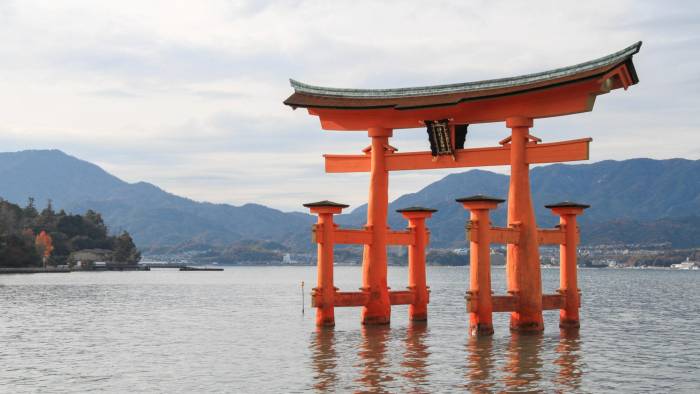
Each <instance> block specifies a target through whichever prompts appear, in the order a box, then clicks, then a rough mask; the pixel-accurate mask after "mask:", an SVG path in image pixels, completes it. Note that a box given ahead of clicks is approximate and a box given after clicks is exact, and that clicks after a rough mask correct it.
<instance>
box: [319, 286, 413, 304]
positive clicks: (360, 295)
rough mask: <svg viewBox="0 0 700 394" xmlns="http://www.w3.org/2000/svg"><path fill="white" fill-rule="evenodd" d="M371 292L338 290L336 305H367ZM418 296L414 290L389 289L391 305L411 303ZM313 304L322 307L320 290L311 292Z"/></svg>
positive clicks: (334, 300)
mask: <svg viewBox="0 0 700 394" xmlns="http://www.w3.org/2000/svg"><path fill="white" fill-rule="evenodd" d="M369 298H370V293H369V292H367V291H336V292H335V293H334V294H333V306H334V307H353V306H355V307H357V306H365V305H367V303H368V302H369ZM415 299H416V296H415V292H414V291H413V290H397V291H389V301H390V303H391V305H410V304H413V302H414V301H415ZM311 306H312V307H314V308H320V307H322V306H323V300H322V296H321V293H320V292H316V291H314V292H312V293H311Z"/></svg>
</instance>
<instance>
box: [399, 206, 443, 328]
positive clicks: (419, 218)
mask: <svg viewBox="0 0 700 394" xmlns="http://www.w3.org/2000/svg"><path fill="white" fill-rule="evenodd" d="M396 212H399V213H401V214H402V215H403V217H405V218H406V219H408V228H409V230H411V231H412V232H413V234H414V236H415V241H414V243H413V244H411V245H409V246H408V288H409V289H410V290H411V291H412V292H413V294H414V299H413V303H412V304H410V305H409V306H408V319H409V320H410V321H426V320H428V301H429V293H428V286H427V282H426V272H425V271H426V270H425V249H426V247H427V246H428V230H427V229H426V227H425V219H427V218H429V217H430V216H432V214H433V213H434V212H437V210H436V209H430V208H423V207H410V208H404V209H399V210H397V211H396Z"/></svg>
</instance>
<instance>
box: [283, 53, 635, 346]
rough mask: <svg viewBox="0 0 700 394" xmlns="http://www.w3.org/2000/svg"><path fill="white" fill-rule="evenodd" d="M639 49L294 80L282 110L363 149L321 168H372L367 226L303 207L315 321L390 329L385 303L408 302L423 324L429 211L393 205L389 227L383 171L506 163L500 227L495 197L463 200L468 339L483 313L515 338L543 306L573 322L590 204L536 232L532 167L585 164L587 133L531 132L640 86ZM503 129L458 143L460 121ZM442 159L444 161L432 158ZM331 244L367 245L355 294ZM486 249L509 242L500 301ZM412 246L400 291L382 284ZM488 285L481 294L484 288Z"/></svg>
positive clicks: (333, 209)
mask: <svg viewBox="0 0 700 394" xmlns="http://www.w3.org/2000/svg"><path fill="white" fill-rule="evenodd" d="M640 47H641V43H636V44H634V45H631V46H629V47H627V48H625V49H623V50H621V51H618V52H615V53H612V54H610V55H607V56H604V57H602V58H599V59H595V60H592V61H589V62H585V63H581V64H577V65H574V66H570V67H564V68H558V69H554V70H551V71H546V72H540V73H535V74H530V75H523V76H518V77H512V78H501V79H494V80H488V81H478V82H469V83H461V84H452V85H440V86H423V87H416V88H401V89H338V88H326V87H320V86H312V85H307V84H303V83H300V82H297V81H294V80H292V81H291V83H292V87H293V88H294V93H293V94H292V95H291V96H290V97H289V98H287V99H286V100H285V102H284V103H285V104H286V105H288V106H290V107H292V108H294V109H296V108H306V109H307V110H308V112H309V114H311V115H314V116H318V118H319V120H320V122H321V127H322V128H323V129H324V130H338V131H358V130H359V131H366V132H367V134H368V136H369V137H370V139H371V145H370V146H369V147H368V148H367V149H365V150H364V152H363V153H362V154H359V155H330V154H327V155H324V157H325V169H326V172H330V173H339V172H369V173H370V187H369V201H368V204H367V222H366V226H365V227H364V228H363V229H360V230H350V229H341V228H337V226H336V225H335V224H334V222H333V215H335V214H338V213H340V212H341V211H342V209H344V208H346V207H347V206H345V205H343V204H337V203H332V202H329V201H319V202H316V203H310V204H306V206H307V207H309V208H310V209H311V212H312V213H314V214H318V215H319V219H318V223H317V225H316V226H315V227H314V230H313V234H314V237H315V241H316V242H317V243H318V256H319V259H318V281H319V282H318V286H317V287H316V288H315V289H314V292H313V298H312V300H313V303H314V306H316V307H317V324H319V325H333V324H334V322H335V317H334V312H333V310H334V308H335V307H338V306H360V307H362V322H363V323H364V324H388V323H389V321H390V315H391V305H401V304H404V305H405V304H408V305H410V307H409V315H410V318H411V320H423V319H425V318H427V304H428V301H429V292H428V288H427V285H426V283H425V248H426V246H427V244H428V238H429V237H428V235H429V234H428V232H427V230H426V227H425V220H426V219H427V218H429V217H430V215H431V214H432V213H433V212H434V210H430V209H428V208H422V207H409V208H406V209H403V210H400V212H401V214H402V215H403V216H404V217H405V218H406V219H407V220H408V222H409V229H408V230H407V231H393V230H391V229H389V228H388V227H387V210H388V204H389V196H388V188H389V173H390V172H391V171H404V170H427V169H444V168H464V167H480V166H502V165H508V166H510V170H511V171H510V174H511V175H510V185H509V191H508V227H507V228H496V227H492V226H491V225H490V222H489V219H488V212H489V209H493V208H495V206H496V205H497V204H498V202H500V201H501V200H499V199H498V198H491V197H486V196H472V197H469V198H464V199H460V202H461V203H462V205H463V206H464V207H465V208H467V209H469V210H470V211H471V222H470V223H471V224H470V227H471V231H470V232H469V239H468V240H469V242H470V249H471V251H472V253H471V256H472V257H471V259H472V260H471V269H470V276H471V279H470V290H469V293H468V298H467V299H468V305H467V307H468V311H469V312H470V315H471V317H470V322H471V323H470V325H471V332H474V333H479V334H490V333H492V332H493V327H492V325H491V313H492V312H511V323H510V327H511V329H513V330H516V331H541V330H543V328H544V326H543V320H542V311H543V310H544V309H559V310H560V325H561V326H562V327H578V325H579V318H578V308H579V294H578V287H577V279H576V244H577V243H578V231H577V227H576V215H579V214H581V213H582V212H583V209H585V208H586V207H587V206H585V205H582V204H576V203H572V202H564V203H559V204H552V205H549V206H548V207H549V208H550V209H552V211H553V212H554V213H555V214H556V215H559V216H560V217H561V219H560V223H561V226H560V228H557V229H538V228H537V224H536V222H535V214H534V209H533V205H532V200H531V196H530V179H529V166H530V165H531V164H540V163H558V162H566V161H576V160H587V159H588V158H589V154H588V149H589V143H590V142H591V139H590V138H583V139H578V140H569V141H560V142H548V143H542V141H541V140H540V139H539V138H536V137H534V136H532V135H531V133H530V129H531V128H532V127H533V124H534V120H535V119H539V118H547V117H554V116H563V115H570V114H576V113H582V112H589V111H592V110H593V105H594V103H595V100H596V98H597V96H599V95H603V94H606V93H608V92H610V91H611V90H614V89H619V88H624V89H625V90H626V89H627V88H628V87H629V86H631V85H634V84H636V83H637V82H639V80H638V78H637V74H636V71H635V68H634V64H633V63H632V57H633V56H634V55H635V54H636V53H637V52H638V51H639V49H640ZM492 122H501V123H505V126H506V128H508V129H510V136H509V137H507V138H505V139H502V140H501V142H500V144H499V146H493V147H483V148H469V149H461V148H463V147H464V142H463V139H462V133H463V135H464V138H466V131H467V127H468V126H467V125H469V124H475V123H492ZM421 123H422V124H424V125H425V126H426V127H428V134H429V136H430V137H431V138H430V141H431V151H429V152H428V151H425V152H398V151H397V149H396V148H394V147H392V146H391V145H389V138H390V137H392V136H393V133H394V131H396V130H400V129H414V128H416V127H417V126H418V125H420V124H421ZM441 155H451V156H452V157H453V160H439V156H441ZM336 243H339V244H360V245H364V253H363V260H362V288H361V291H359V292H341V291H338V289H336V288H335V287H334V285H333V248H334V245H335V244H336ZM490 243H502V244H507V245H508V253H507V263H506V269H507V286H508V294H507V295H499V296H491V291H490V274H489V272H490V262H489V253H488V250H489V248H488V246H489V245H490ZM389 245H405V246H408V250H409V262H408V264H409V280H408V282H409V283H408V288H407V289H406V290H392V291H390V289H389V288H388V286H387V246H389ZM540 245H560V247H561V267H562V269H561V279H560V283H561V287H560V289H559V290H558V293H557V294H543V293H542V278H541V275H540V256H539V246H540ZM487 289H488V290H487Z"/></svg>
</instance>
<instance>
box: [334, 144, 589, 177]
mask: <svg viewBox="0 0 700 394" xmlns="http://www.w3.org/2000/svg"><path fill="white" fill-rule="evenodd" d="M591 141H592V139H591V138H583V139H577V140H570V141H560V142H549V143H542V144H536V143H530V144H528V145H527V150H526V153H525V155H526V156H525V159H526V161H527V162H528V163H530V164H539V163H559V162H565V161H577V160H588V144H589V143H590V142H591ZM324 157H325V159H326V172H328V173H339V172H369V170H370V164H371V159H370V156H369V155H333V154H327V155H324ZM385 157H386V169H387V171H403V170H432V169H440V168H461V167H485V166H502V165H509V164H510V144H507V145H505V146H499V147H489V148H470V149H458V150H456V151H455V159H454V160H452V158H451V157H450V156H440V157H439V158H438V160H435V161H433V159H434V157H433V155H432V154H431V153H430V152H429V151H425V152H404V153H387V154H386V155H385Z"/></svg>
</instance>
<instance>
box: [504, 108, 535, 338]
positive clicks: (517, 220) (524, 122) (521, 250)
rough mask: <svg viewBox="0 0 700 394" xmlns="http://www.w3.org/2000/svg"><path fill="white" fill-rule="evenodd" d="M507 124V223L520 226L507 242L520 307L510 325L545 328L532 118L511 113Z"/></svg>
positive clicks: (512, 288)
mask: <svg viewBox="0 0 700 394" xmlns="http://www.w3.org/2000/svg"><path fill="white" fill-rule="evenodd" d="M506 126H507V127H508V128H510V129H511V130H512V134H511V141H510V189H509V191H508V225H509V226H517V227H519V228H520V238H519V240H518V243H517V244H509V245H508V260H507V264H506V270H507V273H508V292H509V293H511V294H513V295H514V296H516V297H517V299H518V307H517V309H516V311H515V312H513V313H512V314H511V317H510V328H511V330H513V331H542V330H544V322H543V320H542V278H541V275H540V252H539V244H538V242H537V223H536V222H535V210H534V208H533V207H532V199H531V197H530V165H529V164H528V162H527V155H526V148H527V144H528V142H529V141H530V135H529V128H530V127H532V119H530V118H525V117H510V118H507V119H506Z"/></svg>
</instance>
